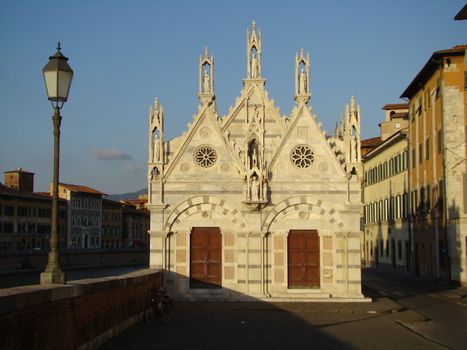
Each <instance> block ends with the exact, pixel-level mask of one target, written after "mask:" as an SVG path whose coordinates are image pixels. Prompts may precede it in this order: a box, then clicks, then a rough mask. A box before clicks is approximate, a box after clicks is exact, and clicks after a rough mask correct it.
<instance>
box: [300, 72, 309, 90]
mask: <svg viewBox="0 0 467 350" xmlns="http://www.w3.org/2000/svg"><path fill="white" fill-rule="evenodd" d="M306 80H307V77H306V73H305V69H304V68H302V70H301V72H300V77H299V82H300V84H299V85H300V91H299V92H300V93H301V94H306V93H307V92H308V91H306V85H307V84H306Z"/></svg>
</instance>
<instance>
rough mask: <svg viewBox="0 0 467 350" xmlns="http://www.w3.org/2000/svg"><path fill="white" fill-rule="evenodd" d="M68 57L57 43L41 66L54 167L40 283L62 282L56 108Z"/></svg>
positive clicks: (65, 85)
mask: <svg viewBox="0 0 467 350" xmlns="http://www.w3.org/2000/svg"><path fill="white" fill-rule="evenodd" d="M67 61H68V58H67V57H65V56H63V55H62V53H61V52H60V42H58V45H57V52H56V53H55V55H53V56H50V57H49V62H48V63H47V64H46V65H45V67H44V69H42V74H43V75H44V81H45V87H46V89H47V96H48V98H49V101H51V102H52V107H53V109H54V115H53V117H52V120H53V126H54V170H53V182H52V225H51V226H52V227H51V233H50V252H49V259H48V262H47V266H46V268H45V271H44V272H42V273H41V284H64V283H65V273H64V272H63V271H62V269H61V267H60V261H59V259H58V235H57V228H58V173H59V160H60V123H61V120H62V117H61V116H60V109H61V108H62V107H63V104H64V103H65V102H66V100H67V99H68V92H69V91H70V85H71V79H72V78H73V70H72V69H71V67H70V66H69V65H68V63H67Z"/></svg>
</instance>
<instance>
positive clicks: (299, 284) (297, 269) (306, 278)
mask: <svg viewBox="0 0 467 350" xmlns="http://www.w3.org/2000/svg"><path fill="white" fill-rule="evenodd" d="M287 248H288V252H287V254H288V284H289V288H319V287H320V274H319V236H318V231H316V230H291V231H290V233H289V237H288V239H287Z"/></svg>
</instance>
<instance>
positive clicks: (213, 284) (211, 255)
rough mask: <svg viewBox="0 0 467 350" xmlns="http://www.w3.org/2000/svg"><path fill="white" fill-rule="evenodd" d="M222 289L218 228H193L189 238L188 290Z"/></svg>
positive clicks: (220, 240) (220, 242)
mask: <svg viewBox="0 0 467 350" xmlns="http://www.w3.org/2000/svg"><path fill="white" fill-rule="evenodd" d="M221 287H222V236H221V232H220V229H219V228H218V227H195V228H193V230H192V232H191V237H190V288H202V289H205V288H221Z"/></svg>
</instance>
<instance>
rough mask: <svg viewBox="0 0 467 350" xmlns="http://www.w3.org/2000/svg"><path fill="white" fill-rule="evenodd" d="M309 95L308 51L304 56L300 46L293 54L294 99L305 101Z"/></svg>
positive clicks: (299, 101) (298, 101)
mask: <svg viewBox="0 0 467 350" xmlns="http://www.w3.org/2000/svg"><path fill="white" fill-rule="evenodd" d="M310 97H311V91H310V53H309V52H308V53H307V54H306V56H305V54H304V50H303V48H302V49H300V56H299V55H298V53H296V54H295V101H297V103H307V102H308V101H309V100H310Z"/></svg>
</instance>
